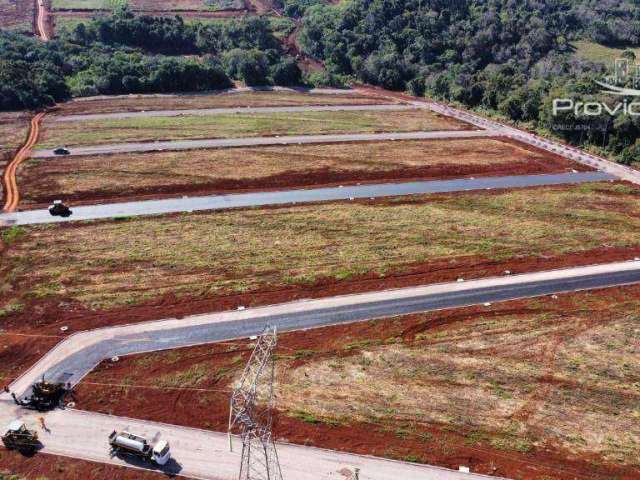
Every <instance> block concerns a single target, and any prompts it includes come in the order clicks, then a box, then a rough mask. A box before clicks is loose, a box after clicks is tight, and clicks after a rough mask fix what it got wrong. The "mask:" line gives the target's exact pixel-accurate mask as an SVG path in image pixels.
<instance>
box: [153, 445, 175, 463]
mask: <svg viewBox="0 0 640 480" xmlns="http://www.w3.org/2000/svg"><path fill="white" fill-rule="evenodd" d="M170 457H171V452H169V442H167V441H166V440H160V441H159V442H158V443H156V444H155V445H154V446H153V452H152V454H151V460H153V461H154V462H156V463H157V464H158V465H164V464H166V463H167V462H168V461H169V458H170Z"/></svg>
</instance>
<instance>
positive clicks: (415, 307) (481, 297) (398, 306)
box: [0, 261, 640, 480]
mask: <svg viewBox="0 0 640 480" xmlns="http://www.w3.org/2000/svg"><path fill="white" fill-rule="evenodd" d="M638 282H640V261H629V262H618V263H613V264H606V265H596V266H589V267H579V268H572V269H563V270H554V271H547V272H538V273H532V274H531V273H530V274H522V275H513V276H505V277H498V278H488V279H481V280H472V281H467V282H455V283H449V284H439V285H429V286H424V287H414V288H405V289H398V290H387V291H383V292H372V293H365V294H358V295H346V296H341V297H333V298H324V299H318V300H309V301H298V302H293V303H288V304H281V305H274V306H269V307H261V308H255V309H248V310H236V311H230V312H222V313H216V314H208V315H199V316H193V317H187V318H184V319H181V320H178V319H168V320H161V321H157V322H147V323H140V324H134V325H127V326H122V327H111V328H105V329H98V330H93V331H88V332H81V333H78V334H75V335H71V336H70V337H68V338H67V339H66V340H65V341H63V342H62V343H60V344H59V345H58V346H56V347H55V348H54V349H53V350H52V351H51V352H49V353H48V354H47V355H46V356H45V357H44V358H42V359H41V360H40V361H39V362H38V363H36V364H35V365H34V366H33V367H32V368H31V369H30V370H29V371H28V372H26V373H25V374H24V375H23V376H22V377H21V378H19V379H18V380H17V381H16V382H14V383H13V384H12V385H11V386H10V388H11V390H12V391H14V392H17V393H18V394H22V393H23V392H27V391H28V390H29V389H30V385H31V384H32V383H33V382H34V381H36V380H37V379H39V378H40V377H41V376H42V375H43V374H44V375H45V377H46V378H50V379H56V378H61V379H64V380H66V381H69V382H71V383H73V384H75V383H77V382H78V381H79V380H80V379H81V378H82V377H83V376H84V375H85V374H86V373H88V372H89V371H90V370H91V369H92V368H93V367H94V366H95V365H96V364H97V363H98V362H99V361H101V360H102V359H105V358H109V357H112V356H113V355H125V354H131V353H138V352H144V351H152V350H160V349H168V348H176V347H180V346H187V345H196V344H203V343H209V342H213V341H218V340H230V339H234V338H243V337H247V336H249V335H255V334H258V333H259V332H260V331H262V329H263V328H264V326H265V325H266V324H271V325H276V326H278V328H279V329H280V330H281V331H290V330H300V329H306V328H314V327H320V326H327V325H333V324H339V323H349V322H356V321H363V320H369V319H374V318H384V317H388V316H394V315H403V314H408V313H416V312H424V311H429V310H436V309H443V308H452V307H459V306H465V305H472V304H480V303H485V302H497V301H504V300H509V299H514V298H522V297H531V296H540V295H547V294H551V293H560V292H567V291H576V290H582V289H593V288H601V287H610V286H614V285H623V284H630V283H638ZM41 415H44V416H45V417H46V418H45V422H46V425H47V428H48V429H49V432H42V433H41V440H42V442H43V444H44V450H43V452H44V453H52V454H58V455H65V456H71V457H74V458H83V459H87V460H93V461H98V462H104V463H115V464H122V465H124V464H126V465H128V466H140V465H137V464H135V463H134V464H132V463H131V460H129V463H125V460H122V459H119V458H110V456H109V455H108V453H107V450H108V449H107V444H106V438H107V436H108V434H109V433H110V432H111V431H112V430H113V429H128V430H131V431H134V432H136V433H139V434H142V435H145V436H148V437H150V438H153V437H156V436H158V437H160V438H164V439H167V440H169V441H170V443H171V446H172V451H173V454H174V458H175V459H176V461H175V462H172V463H170V464H168V466H167V469H166V470H165V471H166V472H167V473H177V474H181V475H185V476H190V477H195V478H203V479H217V480H223V479H224V480H231V479H233V478H234V477H235V475H236V472H237V470H238V465H239V456H238V450H237V449H236V452H235V453H230V452H228V451H227V450H226V439H225V436H224V435H223V434H220V433H212V432H204V431H201V430H194V429H189V428H185V427H179V426H171V425H164V424H158V423H152V422H144V421H140V420H133V419H127V418H119V417H111V416H106V415H100V414H95V413H88V412H78V411H75V410H56V411H53V412H50V413H46V414H41V413H33V412H29V411H26V410H23V409H18V408H17V407H16V406H15V405H13V404H12V403H11V402H10V400H9V397H8V395H7V394H4V393H3V394H1V395H0V424H6V423H8V422H9V421H10V420H12V419H13V418H22V419H23V420H24V421H25V422H27V423H28V424H29V425H30V426H34V427H35V426H36V425H37V423H38V422H37V417H39V416H41ZM237 443H238V442H237V441H236V444H237ZM278 452H279V457H280V460H281V463H282V467H283V474H284V478H285V479H286V480H293V479H295V480H325V479H326V480H332V479H340V478H344V477H341V476H340V473H339V472H341V471H344V469H345V468H353V467H359V468H360V469H361V474H362V475H361V478H362V479H363V480H365V479H366V480H396V479H399V478H402V479H407V480H427V479H431V480H465V479H475V478H477V479H479V478H482V476H478V475H468V474H462V473H458V472H455V471H451V470H445V469H440V468H436V467H430V466H417V465H413V464H409V463H405V462H391V461H386V460H382V459H377V458H373V457H360V456H355V455H347V454H343V453H339V452H333V451H326V450H318V449H314V448H308V447H301V446H292V445H282V444H281V445H279V446H278Z"/></svg>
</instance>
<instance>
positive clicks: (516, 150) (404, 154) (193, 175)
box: [19, 138, 574, 203]
mask: <svg viewBox="0 0 640 480" xmlns="http://www.w3.org/2000/svg"><path fill="white" fill-rule="evenodd" d="M572 167H574V165H572V164H571V162H568V161H562V160H560V159H558V158H555V157H553V156H551V155H548V154H546V153H543V152H539V151H535V150H529V149H526V148H524V146H521V145H517V144H511V143H507V142H503V141H500V140H496V139H489V138H482V139H473V140H433V141H407V142H371V143H363V144H347V145H336V144H330V145H302V146H298V145H292V146H277V147H263V148H234V149H221V150H195V151H188V152H184V151H182V152H161V153H148V154H137V155H108V156H89V157H69V158H64V159H56V160H55V161H50V160H46V161H42V160H37V159H33V160H30V161H29V162H27V163H26V164H25V165H24V166H23V167H22V168H21V170H20V175H19V183H20V185H21V188H22V192H23V199H24V200H25V201H26V202H35V203H37V202H39V201H40V202H41V201H45V202H48V201H49V200H50V199H51V197H52V196H56V198H57V197H61V198H67V199H69V198H71V199H78V200H91V199H104V198H118V197H119V196H131V195H136V194H153V193H156V194H159V195H161V194H163V193H180V192H183V193H189V192H217V191H228V190H236V189H238V190H241V189H256V188H288V187H295V186H305V185H326V184H333V183H336V182H343V183H344V182H360V181H367V180H369V181H384V180H396V179H412V178H446V177H460V176H464V175H510V174H518V173H545V172H553V171H563V170H569V169H571V168H572Z"/></svg>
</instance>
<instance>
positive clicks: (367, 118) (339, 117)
mask: <svg viewBox="0 0 640 480" xmlns="http://www.w3.org/2000/svg"><path fill="white" fill-rule="evenodd" d="M459 128H464V126H463V125H462V124H459V123H455V122H451V121H449V120H447V119H445V118H441V117H436V116H434V115H433V114H431V113H429V112H426V111H424V110H422V109H418V110H408V111H398V112H376V111H372V112H348V111H340V112H301V113H263V114H256V113H251V114H229V115H214V116H197V115H196V116H180V117H140V118H127V119H121V120H99V121H89V122H63V123H57V122H54V123H52V124H47V125H46V129H45V131H44V134H43V137H42V143H41V145H40V147H46V148H49V147H53V146H55V145H68V146H74V145H94V144H100V143H111V142H125V141H134V140H135V141H146V140H162V139H188V138H233V137H248V136H260V135H307V134H329V133H342V132H345V133H349V132H352V133H355V132H362V133H374V132H404V131H428V130H442V129H452V130H455V129H459Z"/></svg>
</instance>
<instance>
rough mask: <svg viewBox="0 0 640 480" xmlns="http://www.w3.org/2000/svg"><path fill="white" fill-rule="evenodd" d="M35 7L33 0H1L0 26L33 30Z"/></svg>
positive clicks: (19, 29) (8, 28)
mask: <svg viewBox="0 0 640 480" xmlns="http://www.w3.org/2000/svg"><path fill="white" fill-rule="evenodd" d="M34 9H35V3H34V2H33V1H31V0H0V28H3V29H7V30H17V31H21V32H31V31H33V18H34Z"/></svg>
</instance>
